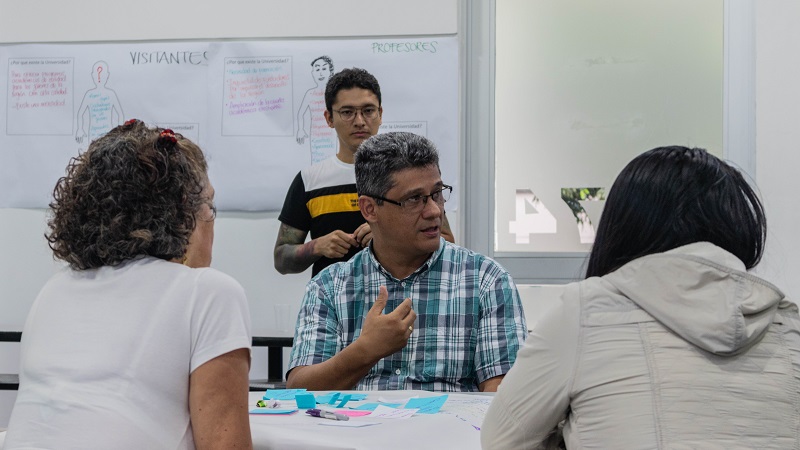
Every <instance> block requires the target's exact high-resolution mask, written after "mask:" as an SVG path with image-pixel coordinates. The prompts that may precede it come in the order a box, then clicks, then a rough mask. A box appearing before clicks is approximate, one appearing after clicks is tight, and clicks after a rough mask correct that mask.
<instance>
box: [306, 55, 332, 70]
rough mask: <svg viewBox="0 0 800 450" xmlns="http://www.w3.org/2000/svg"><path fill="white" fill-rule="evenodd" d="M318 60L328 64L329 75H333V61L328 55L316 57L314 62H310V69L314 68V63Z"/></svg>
mask: <svg viewBox="0 0 800 450" xmlns="http://www.w3.org/2000/svg"><path fill="white" fill-rule="evenodd" d="M320 59H321V60H323V61H325V62H326V63H327V64H328V67H330V68H331V73H333V60H332V59H331V57H330V56H328V55H322V56H318V57H316V58H314V60H313V61H311V67H314V63H315V62H317V61H319V60H320Z"/></svg>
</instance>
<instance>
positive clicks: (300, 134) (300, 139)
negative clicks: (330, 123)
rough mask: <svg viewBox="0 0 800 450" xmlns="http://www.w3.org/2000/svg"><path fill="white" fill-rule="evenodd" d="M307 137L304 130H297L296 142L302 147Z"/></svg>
mask: <svg viewBox="0 0 800 450" xmlns="http://www.w3.org/2000/svg"><path fill="white" fill-rule="evenodd" d="M307 137H308V134H306V132H305V130H297V137H296V140H297V143H298V144H300V145H303V142H305V140H306V138H307Z"/></svg>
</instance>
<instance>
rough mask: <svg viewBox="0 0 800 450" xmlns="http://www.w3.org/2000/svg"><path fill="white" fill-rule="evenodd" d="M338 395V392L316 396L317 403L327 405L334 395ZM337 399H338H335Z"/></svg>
mask: <svg viewBox="0 0 800 450" xmlns="http://www.w3.org/2000/svg"><path fill="white" fill-rule="evenodd" d="M338 394H340V393H339V392H328V393H327V394H325V395H318V396H317V403H322V404H325V403H329V402H330V401H331V399H332V398H333V396H334V395H338ZM337 398H338V397H337Z"/></svg>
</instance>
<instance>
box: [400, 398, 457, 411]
mask: <svg viewBox="0 0 800 450" xmlns="http://www.w3.org/2000/svg"><path fill="white" fill-rule="evenodd" d="M446 401H447V394H445V395H437V396H436V397H422V398H412V399H411V400H409V401H408V403H406V406H404V408H406V409H409V408H417V409H419V413H420V414H436V413H437V412H439V410H440V409H442V405H444V402H446Z"/></svg>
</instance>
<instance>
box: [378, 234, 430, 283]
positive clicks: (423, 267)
mask: <svg viewBox="0 0 800 450" xmlns="http://www.w3.org/2000/svg"><path fill="white" fill-rule="evenodd" d="M445 245H446V242H445V240H444V238H442V237H439V248H437V249H436V251H435V252H433V253H432V254H431V256H430V257H429V258H428V259H427V261H425V262H424V263H423V264H422V265H421V266H419V268H418V269H417V270H415V271H414V272H413V273H412V274H411V275H409V276H407V277H406V278H405V279H409V278H413V277H416V276H419V275H421V274H423V273H426V272H427V271H429V270H430V269H431V267H433V265H434V264H436V262H437V261H439V260H440V259H441V258H442V254H443V253H444V247H445ZM368 248H369V251H368V252H367V254H368V255H369V260H370V263H371V264H372V266H373V267H375V268H376V269H377V270H378V271H380V272H381V273H382V274H383V275H384V276H386V277H387V278H390V279H392V280H395V281H401V280H398V279H397V278H395V277H394V275H392V274H391V273H389V271H388V270H386V269H384V268H383V266H382V265H381V263H380V262H379V261H378V258H376V257H375V253H374V252H373V251H372V241H370V243H369V247H368Z"/></svg>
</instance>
